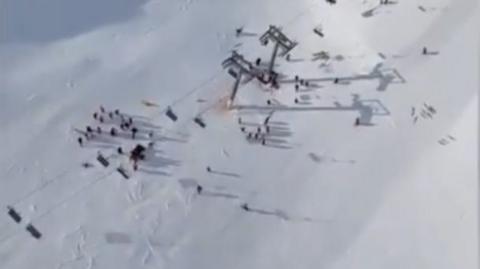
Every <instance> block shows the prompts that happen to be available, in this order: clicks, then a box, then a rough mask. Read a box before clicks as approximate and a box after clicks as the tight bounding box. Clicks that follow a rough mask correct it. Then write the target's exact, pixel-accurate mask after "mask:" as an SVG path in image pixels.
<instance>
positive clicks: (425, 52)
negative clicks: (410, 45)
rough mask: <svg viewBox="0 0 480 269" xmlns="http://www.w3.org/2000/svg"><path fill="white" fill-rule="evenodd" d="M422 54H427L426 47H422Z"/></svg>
mask: <svg viewBox="0 0 480 269" xmlns="http://www.w3.org/2000/svg"><path fill="white" fill-rule="evenodd" d="M422 54H423V55H427V54H428V50H427V47H423V50H422Z"/></svg>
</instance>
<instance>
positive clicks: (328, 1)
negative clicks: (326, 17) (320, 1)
mask: <svg viewBox="0 0 480 269" xmlns="http://www.w3.org/2000/svg"><path fill="white" fill-rule="evenodd" d="M325 1H327V3H329V4H330V5H335V4H336V3H337V0H325Z"/></svg>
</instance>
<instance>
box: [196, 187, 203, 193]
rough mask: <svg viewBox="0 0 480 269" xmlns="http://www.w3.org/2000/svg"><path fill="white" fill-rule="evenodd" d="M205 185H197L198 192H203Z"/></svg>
mask: <svg viewBox="0 0 480 269" xmlns="http://www.w3.org/2000/svg"><path fill="white" fill-rule="evenodd" d="M202 191H203V187H202V186H200V185H197V194H202Z"/></svg>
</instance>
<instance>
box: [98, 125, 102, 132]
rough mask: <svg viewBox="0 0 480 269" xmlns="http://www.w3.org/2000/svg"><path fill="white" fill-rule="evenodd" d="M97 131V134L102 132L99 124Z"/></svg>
mask: <svg viewBox="0 0 480 269" xmlns="http://www.w3.org/2000/svg"><path fill="white" fill-rule="evenodd" d="M97 133H98V134H101V133H102V128H100V126H97Z"/></svg>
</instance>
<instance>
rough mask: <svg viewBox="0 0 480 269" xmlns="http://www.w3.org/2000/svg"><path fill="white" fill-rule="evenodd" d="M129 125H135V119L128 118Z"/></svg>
mask: <svg viewBox="0 0 480 269" xmlns="http://www.w3.org/2000/svg"><path fill="white" fill-rule="evenodd" d="M128 124H130V125H133V119H132V118H131V117H130V118H128Z"/></svg>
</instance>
